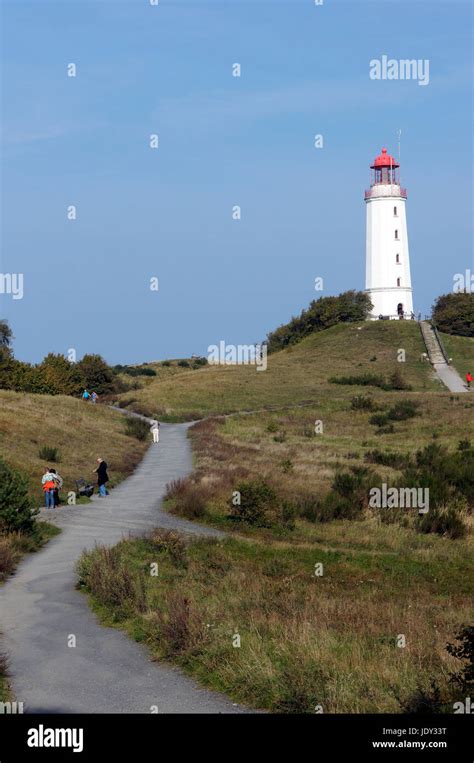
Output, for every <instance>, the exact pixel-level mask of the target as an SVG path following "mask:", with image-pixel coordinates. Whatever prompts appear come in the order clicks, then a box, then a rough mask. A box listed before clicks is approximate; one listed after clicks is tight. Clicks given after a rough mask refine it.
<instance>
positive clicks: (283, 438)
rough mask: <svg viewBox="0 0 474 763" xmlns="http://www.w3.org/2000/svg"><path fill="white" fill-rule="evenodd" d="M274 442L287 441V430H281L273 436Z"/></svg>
mask: <svg viewBox="0 0 474 763" xmlns="http://www.w3.org/2000/svg"><path fill="white" fill-rule="evenodd" d="M273 442H286V432H284V431H283V432H279V433H278V434H276V435H275V436H274V438H273Z"/></svg>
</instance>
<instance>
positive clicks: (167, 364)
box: [161, 360, 171, 368]
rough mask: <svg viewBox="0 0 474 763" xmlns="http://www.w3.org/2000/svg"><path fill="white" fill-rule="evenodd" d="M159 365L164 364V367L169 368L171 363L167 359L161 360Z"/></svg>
mask: <svg viewBox="0 0 474 763" xmlns="http://www.w3.org/2000/svg"><path fill="white" fill-rule="evenodd" d="M161 365H162V366H164V367H165V368H169V367H170V365H171V363H170V361H169V360H163V361H162V363H161Z"/></svg>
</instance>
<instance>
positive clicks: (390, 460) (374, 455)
mask: <svg viewBox="0 0 474 763" xmlns="http://www.w3.org/2000/svg"><path fill="white" fill-rule="evenodd" d="M364 459H365V460H366V461H367V462H368V463H369V464H380V465H381V466H391V467H392V469H403V468H404V467H406V466H407V465H408V464H409V463H410V457H409V456H407V455H405V453H396V452H394V451H383V450H377V448H375V449H374V450H368V451H367V453H366V454H365V455H364Z"/></svg>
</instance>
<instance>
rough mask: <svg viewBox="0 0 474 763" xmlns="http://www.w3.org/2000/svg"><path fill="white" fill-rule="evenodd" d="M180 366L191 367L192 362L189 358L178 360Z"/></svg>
mask: <svg viewBox="0 0 474 763" xmlns="http://www.w3.org/2000/svg"><path fill="white" fill-rule="evenodd" d="M178 366H181V368H190V367H191V364H190V362H189V361H188V360H178Z"/></svg>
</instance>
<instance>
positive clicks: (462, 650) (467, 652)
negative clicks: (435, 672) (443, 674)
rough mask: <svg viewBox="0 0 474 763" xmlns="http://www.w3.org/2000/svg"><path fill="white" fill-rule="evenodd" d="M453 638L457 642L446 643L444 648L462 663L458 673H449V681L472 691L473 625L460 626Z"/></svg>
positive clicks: (473, 664) (467, 691)
mask: <svg viewBox="0 0 474 763" xmlns="http://www.w3.org/2000/svg"><path fill="white" fill-rule="evenodd" d="M455 640H456V641H457V642H459V643H458V644H448V645H447V646H446V650H447V652H448V654H450V655H451V656H452V657H456V658H457V659H458V660H462V661H463V662H464V665H463V667H462V669H461V670H460V671H459V673H452V674H451V679H450V680H451V682H452V683H454V684H456V685H457V686H459V687H460V688H461V690H462V691H465V692H466V694H467V693H469V692H472V691H474V625H467V626H465V627H464V628H461V630H460V631H459V633H458V634H457V636H456V637H455Z"/></svg>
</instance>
